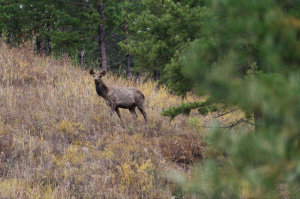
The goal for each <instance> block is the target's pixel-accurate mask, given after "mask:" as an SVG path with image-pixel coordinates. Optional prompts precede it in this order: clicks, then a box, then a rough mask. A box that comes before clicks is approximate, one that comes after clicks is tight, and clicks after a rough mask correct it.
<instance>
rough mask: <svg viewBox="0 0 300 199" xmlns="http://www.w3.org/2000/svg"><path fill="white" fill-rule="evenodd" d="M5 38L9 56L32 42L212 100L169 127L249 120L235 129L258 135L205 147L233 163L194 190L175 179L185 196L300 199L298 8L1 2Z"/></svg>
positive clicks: (218, 139)
mask: <svg viewBox="0 0 300 199" xmlns="http://www.w3.org/2000/svg"><path fill="white" fill-rule="evenodd" d="M0 31H1V37H2V38H3V40H5V41H6V42H7V43H9V44H10V46H11V47H13V46H16V45H20V44H22V43H23V42H25V41H27V40H30V41H32V42H33V44H34V46H35V50H36V52H37V53H39V54H42V55H43V56H48V55H54V56H56V57H60V56H64V55H66V54H67V55H68V56H69V57H71V58H72V60H73V61H74V62H76V63H78V64H80V65H81V67H86V68H88V67H102V69H104V70H107V69H110V70H114V71H117V70H119V71H122V70H124V71H126V73H127V76H130V75H131V72H132V73H134V74H139V73H150V74H152V75H154V78H155V79H157V80H158V79H159V80H160V83H161V84H164V85H166V86H168V88H169V89H170V90H172V91H173V92H174V93H176V94H178V95H181V96H185V95H186V94H187V93H188V92H189V91H193V92H194V93H196V94H197V95H199V96H205V99H207V100H206V101H204V102H194V103H183V104H182V105H180V106H178V107H172V108H170V109H168V110H165V111H163V113H162V114H163V115H165V116H169V117H170V118H171V119H173V118H174V117H176V116H177V115H179V114H182V113H183V114H185V115H189V113H190V112H191V110H192V109H197V110H198V112H199V113H200V114H207V113H208V112H213V111H216V110H218V111H224V110H226V111H225V113H226V112H228V113H229V112H230V110H228V109H230V108H228V107H231V108H232V107H233V109H235V110H236V109H239V110H241V111H242V112H243V113H244V115H245V118H244V119H243V120H239V121H235V123H232V125H230V127H233V126H236V125H238V124H240V123H247V124H253V129H252V131H246V132H245V130H244V129H243V130H242V129H238V128H237V130H236V132H235V133H231V132H230V131H228V129H226V131H224V130H223V129H222V128H215V129H217V130H214V131H212V132H211V133H210V134H209V136H207V137H206V138H205V143H206V144H208V145H209V146H210V147H211V148H212V150H213V151H217V152H216V153H218V154H222V155H223V156H224V157H225V158H223V159H222V161H220V159H218V158H215V157H213V156H212V157H211V158H207V159H209V160H207V159H205V160H204V161H203V162H202V163H201V164H200V166H199V167H198V168H197V169H195V175H194V179H193V180H192V181H189V180H183V178H180V179H181V181H176V179H177V178H176V179H175V180H174V181H176V182H178V183H179V185H180V186H181V188H182V190H183V191H185V192H188V193H195V194H199V195H201V196H203V197H205V198H222V197H227V198H237V197H241V192H242V191H245V190H246V191H245V192H247V196H245V197H249V198H252V197H258V198H261V197H270V198H276V197H279V196H281V195H282V193H283V192H285V193H288V194H289V195H290V196H291V197H294V198H295V197H297V193H298V190H299V187H300V180H299V179H300V170H299V163H300V162H299V161H300V157H299V151H300V145H299V143H300V136H299V129H300V126H299V124H300V123H299V120H300V107H299V105H300V101H299V99H300V87H299V81H300V68H299V67H300V1H299V0H284V1H279V0H265V1H257V0H252V1H245V0H227V1H222V0H206V1H203V0H192V1H189V0H181V1H180V0H141V1H132V0H124V1H121V0H115V1H113V0H101V1H99V0H98V1H97V0H74V1H72V2H71V1H67V0H61V1H59V0H49V1H45V0H42V1H33V0H19V1H4V0H0ZM216 104H217V105H216ZM218 125H219V124H216V127H219V126H218ZM224 159H225V160H224ZM241 185H243V186H242V187H241ZM244 185H245V186H244ZM282 186H284V187H285V188H284V190H282V189H281V188H280V187H282Z"/></svg>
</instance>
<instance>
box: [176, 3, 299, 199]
mask: <svg viewBox="0 0 300 199" xmlns="http://www.w3.org/2000/svg"><path fill="white" fill-rule="evenodd" d="M287 3H291V2H290V1H285V2H278V1H276V0H268V1H243V0H228V1H222V0H212V1H207V6H209V7H210V8H211V10H212V11H213V12H212V15H211V17H210V18H209V20H208V21H206V22H205V24H204V25H203V29H202V37H201V38H200V39H198V40H197V41H195V42H193V44H192V45H191V51H190V52H189V53H188V56H187V58H186V63H185V67H184V72H185V74H186V75H187V77H188V78H191V79H192V80H193V81H194V83H195V85H194V90H195V91H196V92H197V94H198V95H204V94H205V95H208V96H209V102H210V103H223V104H230V105H233V106H235V107H238V108H239V109H241V110H242V111H244V113H245V115H246V116H247V118H248V119H247V120H243V121H242V122H250V123H253V122H254V123H255V132H245V130H244V129H242V128H240V129H239V130H237V132H236V133H234V134H233V133H230V131H228V130H223V129H222V128H219V129H217V130H212V132H210V133H209V134H208V135H207V137H206V140H205V141H206V142H207V143H209V144H210V147H211V149H213V150H217V151H219V154H225V157H226V159H227V161H222V162H220V161H219V160H218V159H213V157H211V158H212V159H211V160H209V158H207V159H206V160H204V161H203V163H202V164H201V165H200V166H199V167H198V168H197V169H195V175H194V178H193V181H191V182H189V181H188V180H184V181H181V182H180V184H181V185H182V188H183V190H184V191H187V192H189V193H196V194H199V195H202V196H203V197H205V198H222V197H224V196H225V197H228V198H238V197H241V194H242V192H243V191H245V190H246V192H247V193H248V195H247V196H246V197H254V198H255V197H256V198H262V197H263V198H277V197H279V196H280V195H281V194H282V192H285V193H289V195H290V197H292V198H294V197H297V196H298V189H299V186H300V180H299V179H300V178H299V176H300V173H299V169H298V167H299V166H298V165H299V160H300V156H299V150H300V147H299V142H300V140H299V139H300V137H299V130H298V129H299V120H300V112H299V110H300V107H299V105H300V101H299V99H300V96H299V95H300V92H299V91H300V87H299V84H298V82H299V80H300V71H299V66H300V45H299V44H300V37H299V35H300V19H299V18H297V16H298V15H293V12H292V11H291V9H287V5H288V4H287ZM297 3H298V2H295V4H294V5H295V6H296V5H297ZM289 6H291V5H290V4H289ZM191 108H192V107H191ZM176 110H179V108H177V109H176ZM186 111H187V110H185V112H186ZM173 112H174V110H173ZM172 117H174V115H173V116H172ZM281 187H285V188H284V190H282V189H281Z"/></svg>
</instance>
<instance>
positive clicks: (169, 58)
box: [121, 0, 207, 93]
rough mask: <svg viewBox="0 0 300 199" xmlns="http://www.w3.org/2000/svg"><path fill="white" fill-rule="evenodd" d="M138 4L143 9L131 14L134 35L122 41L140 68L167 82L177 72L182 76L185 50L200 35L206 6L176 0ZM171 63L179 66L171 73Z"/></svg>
mask: <svg viewBox="0 0 300 199" xmlns="http://www.w3.org/2000/svg"><path fill="white" fill-rule="evenodd" d="M138 6H139V9H135V10H133V14H131V15H130V16H129V21H130V24H129V26H130V32H131V33H132V34H131V35H130V37H129V38H127V40H125V42H126V43H125V42H123V45H122V44H121V46H122V48H123V49H124V50H129V51H130V52H131V53H132V54H133V56H134V58H135V60H134V62H135V65H137V66H138V67H137V68H136V70H138V71H140V72H143V71H144V72H151V73H153V72H155V74H156V76H161V80H162V82H166V81H167V79H168V75H172V74H173V72H177V73H179V78H182V77H183V76H180V75H181V67H182V60H183V58H182V54H181V50H183V49H185V48H186V47H187V46H188V44H189V43H190V42H191V41H193V40H195V39H196V38H198V37H199V32H200V31H199V30H200V29H201V26H202V23H201V21H202V20H203V19H204V18H205V17H206V14H207V10H206V8H204V7H201V6H199V5H197V4H193V3H192V2H190V1H172V0H171V1H162V0H161V1H153V0H150V1H149V0H147V1H146V0H143V1H141V2H140V4H139V5H138ZM199 22H200V23H199ZM168 65H172V66H173V65H176V67H174V68H176V69H174V70H173V72H168V71H169V68H170V66H169V67H168ZM166 67H167V69H166V70H165V68H166ZM185 83H186V84H185V85H187V83H189V82H188V81H186V82H185ZM172 85H173V84H170V86H172ZM189 85H190V84H189ZM174 89H175V87H174ZM176 91H177V90H176ZM178 92H179V93H180V92H181V91H178Z"/></svg>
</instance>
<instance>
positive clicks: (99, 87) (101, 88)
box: [95, 83, 108, 99]
mask: <svg viewBox="0 0 300 199" xmlns="http://www.w3.org/2000/svg"><path fill="white" fill-rule="evenodd" d="M95 85H96V91H97V93H98V95H100V96H101V97H103V98H104V99H106V96H107V92H108V87H107V86H106V85H105V84H104V83H95Z"/></svg>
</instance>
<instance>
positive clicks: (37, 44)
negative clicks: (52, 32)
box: [36, 36, 41, 54]
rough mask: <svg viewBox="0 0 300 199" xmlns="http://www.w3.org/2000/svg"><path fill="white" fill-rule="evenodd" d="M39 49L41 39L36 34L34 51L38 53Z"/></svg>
mask: <svg viewBox="0 0 300 199" xmlns="http://www.w3.org/2000/svg"><path fill="white" fill-rule="evenodd" d="M40 50H41V41H40V39H39V36H36V52H37V53H38V54H39V53H40Z"/></svg>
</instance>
